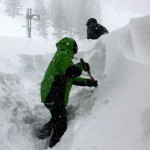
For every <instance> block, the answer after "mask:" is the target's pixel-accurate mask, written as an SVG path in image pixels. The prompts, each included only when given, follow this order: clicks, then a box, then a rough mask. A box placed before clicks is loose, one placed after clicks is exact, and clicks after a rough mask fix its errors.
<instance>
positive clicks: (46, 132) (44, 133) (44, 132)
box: [38, 120, 53, 139]
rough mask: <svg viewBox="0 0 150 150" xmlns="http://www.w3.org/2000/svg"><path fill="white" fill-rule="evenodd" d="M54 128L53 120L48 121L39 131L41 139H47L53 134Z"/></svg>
mask: <svg viewBox="0 0 150 150" xmlns="http://www.w3.org/2000/svg"><path fill="white" fill-rule="evenodd" d="M52 128H53V121H52V120H50V121H49V122H48V123H46V124H45V125H44V126H43V128H42V129H41V130H40V131H39V132H38V137H39V139H46V138H47V137H49V136H50V135H51V132H52Z"/></svg>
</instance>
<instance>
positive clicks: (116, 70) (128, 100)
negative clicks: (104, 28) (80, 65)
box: [0, 16, 150, 150]
mask: <svg viewBox="0 0 150 150" xmlns="http://www.w3.org/2000/svg"><path fill="white" fill-rule="evenodd" d="M149 20H150V16H145V17H141V18H133V19H131V20H130V22H129V24H128V25H126V26H125V27H123V28H121V29H118V30H115V31H114V32H112V33H110V34H107V35H104V36H102V37H101V38H99V39H98V40H83V41H77V43H78V44H79V54H78V55H77V56H76V57H77V58H78V59H77V60H74V61H75V62H77V61H79V59H80V58H81V57H82V58H83V59H84V60H85V61H87V62H89V64H90V66H91V72H92V75H93V77H94V78H95V79H96V80H98V82H99V86H98V87H97V88H96V89H95V88H88V87H83V88H77V87H73V89H72V91H71V94H70V101H69V105H68V108H67V109H68V113H69V115H68V120H69V121H68V129H67V131H66V132H65V134H64V135H63V137H62V138H61V141H60V142H59V143H58V144H57V145H56V146H55V147H54V148H52V149H53V150H84V149H85V150H149V149H150V101H149V99H150V92H149V89H150V51H149V49H150V42H149V41H150V21H149ZM0 40H1V41H2V42H0V47H1V51H0V57H1V59H0V61H1V65H0V91H1V92H0V97H1V100H0V112H1V113H0V118H1V120H0V135H1V136H0V149H1V150H43V149H47V150H48V149H49V148H47V143H48V139H46V140H40V139H38V138H37V136H36V131H37V129H38V128H40V127H42V125H43V124H44V123H46V122H47V121H48V120H49V119H50V114H49V111H48V110H47V109H46V108H45V107H44V106H43V104H41V103H40V93H39V91H40V82H41V80H42V79H43V75H44V72H45V70H46V68H47V65H48V64H49V62H50V60H51V59H52V57H53V54H54V52H55V51H56V48H55V44H54V43H53V42H52V43H49V42H48V41H41V40H39V41H37V40H36V39H34V40H32V39H30V40H29V39H26V38H8V37H0ZM6 43H7V44H6ZM83 76H86V77H87V78H88V75H87V73H86V72H84V73H83Z"/></svg>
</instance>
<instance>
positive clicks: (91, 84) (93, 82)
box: [86, 79, 98, 87]
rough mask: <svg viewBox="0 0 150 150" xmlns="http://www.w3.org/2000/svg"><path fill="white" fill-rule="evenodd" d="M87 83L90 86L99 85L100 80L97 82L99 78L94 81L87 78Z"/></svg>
mask: <svg viewBox="0 0 150 150" xmlns="http://www.w3.org/2000/svg"><path fill="white" fill-rule="evenodd" d="M86 85H87V86H89V87H97V86H98V82H97V80H95V81H92V80H90V79H87V82H86Z"/></svg>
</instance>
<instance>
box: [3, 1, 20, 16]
mask: <svg viewBox="0 0 150 150" xmlns="http://www.w3.org/2000/svg"><path fill="white" fill-rule="evenodd" d="M21 10H22V5H21V0H6V2H5V12H6V13H7V14H8V15H9V16H11V17H14V18H15V17H16V16H18V15H21Z"/></svg>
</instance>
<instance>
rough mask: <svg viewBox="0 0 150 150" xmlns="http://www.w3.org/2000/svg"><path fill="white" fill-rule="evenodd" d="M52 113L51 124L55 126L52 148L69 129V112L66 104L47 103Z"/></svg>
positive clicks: (51, 142) (51, 141)
mask: <svg viewBox="0 0 150 150" xmlns="http://www.w3.org/2000/svg"><path fill="white" fill-rule="evenodd" d="M45 106H46V107H47V108H48V109H49V111H50V113H51V120H50V122H51V123H52V124H53V131H52V136H51V139H50V144H49V146H50V147H53V146H54V145H55V144H56V143H57V142H59V140H60V138H61V137H62V135H63V134H64V132H65V131H66V129H67V112H66V108H65V105H64V103H63V102H62V103H57V102H56V103H45Z"/></svg>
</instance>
